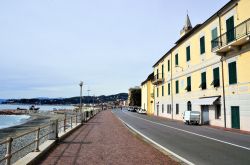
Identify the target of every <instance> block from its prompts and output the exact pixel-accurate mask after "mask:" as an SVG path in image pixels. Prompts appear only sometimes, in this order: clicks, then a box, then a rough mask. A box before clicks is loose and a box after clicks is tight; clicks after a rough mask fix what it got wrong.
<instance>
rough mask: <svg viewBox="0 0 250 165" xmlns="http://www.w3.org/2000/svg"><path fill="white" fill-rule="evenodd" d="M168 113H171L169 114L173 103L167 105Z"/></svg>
mask: <svg viewBox="0 0 250 165" xmlns="http://www.w3.org/2000/svg"><path fill="white" fill-rule="evenodd" d="M167 113H169V114H170V113H171V104H168V105H167Z"/></svg>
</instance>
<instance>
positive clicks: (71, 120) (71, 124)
mask: <svg viewBox="0 0 250 165" xmlns="http://www.w3.org/2000/svg"><path fill="white" fill-rule="evenodd" d="M70 127H71V129H72V127H73V117H72V116H70Z"/></svg>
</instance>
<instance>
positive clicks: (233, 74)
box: [228, 61, 237, 84]
mask: <svg viewBox="0 0 250 165" xmlns="http://www.w3.org/2000/svg"><path fill="white" fill-rule="evenodd" d="M228 71H229V84H236V83H237V68H236V62H235V61H234V62H231V63H229V64H228Z"/></svg>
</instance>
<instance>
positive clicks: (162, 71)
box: [161, 64, 164, 78]
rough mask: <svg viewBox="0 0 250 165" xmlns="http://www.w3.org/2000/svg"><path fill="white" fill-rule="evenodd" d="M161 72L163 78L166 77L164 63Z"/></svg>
mask: <svg viewBox="0 0 250 165" xmlns="http://www.w3.org/2000/svg"><path fill="white" fill-rule="evenodd" d="M161 73H162V78H164V65H163V64H162V66H161Z"/></svg>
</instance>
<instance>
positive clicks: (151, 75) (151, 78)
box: [141, 72, 154, 85]
mask: <svg viewBox="0 0 250 165" xmlns="http://www.w3.org/2000/svg"><path fill="white" fill-rule="evenodd" d="M153 79H154V72H153V73H151V74H150V75H148V77H147V79H146V80H145V81H143V82H142V83H141V85H144V84H145V83H147V82H148V81H149V80H153Z"/></svg>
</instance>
